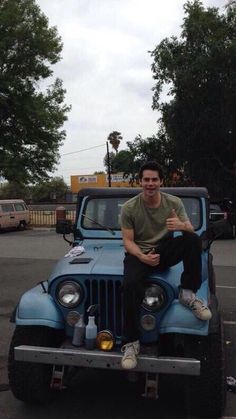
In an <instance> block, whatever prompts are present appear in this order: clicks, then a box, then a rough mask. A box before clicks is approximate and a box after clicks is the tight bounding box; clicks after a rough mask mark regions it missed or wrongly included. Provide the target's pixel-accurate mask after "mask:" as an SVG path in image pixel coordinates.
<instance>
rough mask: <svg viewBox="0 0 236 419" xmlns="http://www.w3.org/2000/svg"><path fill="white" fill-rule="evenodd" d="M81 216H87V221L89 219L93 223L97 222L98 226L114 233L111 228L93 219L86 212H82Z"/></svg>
mask: <svg viewBox="0 0 236 419" xmlns="http://www.w3.org/2000/svg"><path fill="white" fill-rule="evenodd" d="M82 215H83V217H85V218H87V219H88V220H89V221H91V222H92V223H93V224H97V225H98V226H99V227H102V228H104V229H105V230H107V231H109V233H111V234H112V235H113V236H114V235H115V234H116V233H115V232H114V231H113V230H111V229H110V228H109V227H106V226H104V225H103V224H100V223H99V222H98V221H96V220H93V219H92V218H90V217H88V216H87V215H86V214H82Z"/></svg>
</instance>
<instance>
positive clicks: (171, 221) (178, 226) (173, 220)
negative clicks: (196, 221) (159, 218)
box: [166, 209, 184, 231]
mask: <svg viewBox="0 0 236 419" xmlns="http://www.w3.org/2000/svg"><path fill="white" fill-rule="evenodd" d="M166 225H167V229H168V230H169V231H180V230H183V229H184V223H183V222H182V221H181V220H180V219H179V217H178V215H177V214H176V212H175V209H172V211H171V217H170V218H167V220H166Z"/></svg>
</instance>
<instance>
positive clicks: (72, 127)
mask: <svg viewBox="0 0 236 419" xmlns="http://www.w3.org/2000/svg"><path fill="white" fill-rule="evenodd" d="M36 2H37V4H38V5H39V6H40V8H41V10H42V11H43V12H44V13H45V14H46V16H47V17H48V18H49V23H50V25H53V26H54V25H55V26H57V28H58V32H59V34H60V36H61V38H62V41H63V43H64V48H63V51H62V60H61V61H60V63H58V64H57V65H56V66H54V75H55V76H57V77H60V78H62V80H63V84H64V87H65V88H66V90H67V94H66V103H68V104H71V105H72V111H71V112H70V114H69V120H68V122H67V123H66V124H65V129H66V131H67V139H66V141H65V144H64V145H63V146H62V147H61V148H60V153H61V155H62V156H61V159H60V164H59V165H58V170H57V172H56V173H55V174H56V175H62V176H63V177H64V179H65V180H66V181H67V182H68V183H69V180H70V175H74V174H89V173H93V172H94V171H95V170H104V166H103V158H104V155H105V153H106V147H105V141H106V138H107V136H108V134H109V133H110V132H111V131H114V130H117V131H120V132H121V133H122V136H123V139H124V140H123V142H122V144H121V148H124V147H125V143H126V141H132V140H134V138H135V137H136V135H138V134H141V135H142V136H143V137H147V136H149V135H152V134H154V133H155V132H156V131H157V124H156V121H157V119H158V114H157V112H154V111H153V110H152V108H151V106H152V91H151V89H152V87H153V86H154V80H153V79H152V73H151V62H152V59H151V57H150V54H149V53H148V51H150V50H153V49H154V48H155V46H156V45H157V44H158V43H159V42H160V41H161V40H162V39H163V38H165V37H170V36H172V35H177V36H178V35H179V33H180V31H181V27H180V26H181V24H182V18H183V4H184V3H185V2H183V1H182V0H166V1H165V2H159V1H157V0H50V1H49V0H36ZM216 3H217V4H216ZM204 4H205V5H210V6H212V5H214V6H217V7H219V6H222V5H223V4H224V2H223V1H220V0H212V1H210V0H209V1H204ZM101 144H104V145H103V146H102V147H97V148H94V149H92V150H90V151H84V152H81V153H77V154H72V155H68V156H63V154H65V153H69V152H73V151H76V150H81V149H86V148H90V147H94V146H97V145H101Z"/></svg>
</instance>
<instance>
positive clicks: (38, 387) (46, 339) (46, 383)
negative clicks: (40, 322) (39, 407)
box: [8, 326, 63, 404]
mask: <svg viewBox="0 0 236 419" xmlns="http://www.w3.org/2000/svg"><path fill="white" fill-rule="evenodd" d="M62 340H63V336H62V333H61V331H57V330H55V329H51V328H49V327H43V326H16V328H15V331H14V334H13V337H12V341H11V344H10V350H9V356H8V377H9V384H10V389H11V391H12V393H13V394H14V396H15V397H16V398H17V399H19V400H22V401H23V402H26V403H35V404H46V403H48V402H49V401H50V400H51V399H52V396H53V394H54V391H53V390H52V389H51V388H50V383H51V378H52V369H53V367H52V365H46V364H39V363H31V362H22V361H16V360H15V356H14V347H16V346H19V345H31V346H45V347H46V346H49V347H50V346H51V347H58V346H59V345H60V343H61V342H62Z"/></svg>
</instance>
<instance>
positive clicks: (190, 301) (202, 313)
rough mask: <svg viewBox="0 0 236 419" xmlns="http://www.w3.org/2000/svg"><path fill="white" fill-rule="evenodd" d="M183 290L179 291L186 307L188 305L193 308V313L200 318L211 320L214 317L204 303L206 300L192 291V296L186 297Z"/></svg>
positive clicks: (180, 298)
mask: <svg viewBox="0 0 236 419" xmlns="http://www.w3.org/2000/svg"><path fill="white" fill-rule="evenodd" d="M183 294H184V293H183V290H182V289H181V290H180V293H179V302H180V303H181V304H183V305H184V306H185V307H188V308H189V309H190V310H192V312H193V314H194V315H195V316H196V317H197V318H198V319H200V320H204V321H206V320H210V319H211V318H212V314H211V311H210V309H209V308H208V307H207V306H206V305H205V304H204V302H203V301H202V300H201V299H200V298H197V297H196V295H195V294H194V292H193V293H192V297H191V298H186V297H184V295H183Z"/></svg>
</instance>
